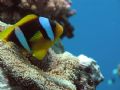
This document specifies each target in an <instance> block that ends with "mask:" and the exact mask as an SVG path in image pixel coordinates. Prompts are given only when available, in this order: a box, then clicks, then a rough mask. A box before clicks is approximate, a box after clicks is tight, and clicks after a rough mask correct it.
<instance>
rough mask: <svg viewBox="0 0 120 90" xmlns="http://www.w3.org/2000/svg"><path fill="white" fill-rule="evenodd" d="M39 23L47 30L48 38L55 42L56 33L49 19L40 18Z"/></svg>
mask: <svg viewBox="0 0 120 90" xmlns="http://www.w3.org/2000/svg"><path fill="white" fill-rule="evenodd" d="M39 23H40V24H41V26H42V27H43V29H44V30H45V32H46V34H47V36H48V37H49V38H50V40H54V32H53V30H52V27H51V24H50V21H49V19H48V18H45V17H39Z"/></svg>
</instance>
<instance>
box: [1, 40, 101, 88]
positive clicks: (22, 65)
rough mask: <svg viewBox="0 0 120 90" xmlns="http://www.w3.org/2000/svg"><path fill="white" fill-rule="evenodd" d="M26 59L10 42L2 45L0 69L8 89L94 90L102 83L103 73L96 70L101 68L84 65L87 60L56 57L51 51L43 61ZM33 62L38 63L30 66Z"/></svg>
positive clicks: (93, 65)
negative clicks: (7, 81)
mask: <svg viewBox="0 0 120 90" xmlns="http://www.w3.org/2000/svg"><path fill="white" fill-rule="evenodd" d="M27 55H28V54H24V55H22V53H21V51H20V49H18V47H17V46H16V45H15V44H13V43H11V42H8V43H4V42H0V66H1V69H2V70H3V72H4V74H5V76H6V79H8V80H9V82H10V85H11V83H12V86H11V87H9V88H19V89H20V90H21V88H22V89H29V90H39V89H40V90H56V89H57V90H95V87H96V86H97V85H98V84H99V83H100V82H101V81H102V80H103V76H102V74H101V72H100V70H99V69H96V67H98V65H96V64H93V63H95V62H94V60H91V59H89V58H88V60H87V62H84V63H83V61H84V58H82V59H81V58H80V57H81V56H80V57H75V56H73V55H72V54H70V53H68V52H65V53H63V54H56V53H55V52H54V51H53V50H52V49H50V50H49V52H48V54H47V55H46V57H45V58H44V60H42V61H36V60H35V59H34V58H33V57H32V56H30V55H29V57H28V56H27ZM86 58H87V57H86ZM86 58H85V59H86ZM30 59H31V60H32V61H33V62H37V63H32V62H30V61H31V60H30ZM29 60H30V61H29ZM88 62H89V63H88ZM89 70H90V71H89ZM95 70H96V71H95ZM94 71H95V72H94ZM91 72H93V73H91ZM93 76H94V77H93ZM96 77H97V78H96ZM5 82H6V81H5ZM96 82H97V83H96ZM10 85H9V84H8V85H6V86H10ZM6 88H8V87H6ZM6 90H7V89H6ZM17 90H18V89H17Z"/></svg>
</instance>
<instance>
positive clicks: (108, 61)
mask: <svg viewBox="0 0 120 90" xmlns="http://www.w3.org/2000/svg"><path fill="white" fill-rule="evenodd" d="M73 8H75V9H76V10H77V14H76V15H75V16H73V17H72V18H71V19H70V21H71V23H72V24H73V25H74V27H75V31H74V34H75V37H74V38H73V39H71V40H69V39H67V38H65V39H64V40H63V44H64V45H65V49H66V50H67V51H69V52H71V53H73V54H74V55H79V54H85V55H87V56H89V57H92V58H94V59H95V60H96V61H97V62H98V64H99V65H100V67H101V71H102V73H103V75H104V76H105V80H104V82H102V83H101V84H100V85H99V86H98V87H97V90H120V78H119V77H117V76H113V75H112V70H113V69H114V68H115V67H116V66H117V65H118V64H119V63H120V0H73ZM111 77H116V78H117V79H116V82H115V83H114V84H113V85H108V83H107V80H108V79H109V78H111Z"/></svg>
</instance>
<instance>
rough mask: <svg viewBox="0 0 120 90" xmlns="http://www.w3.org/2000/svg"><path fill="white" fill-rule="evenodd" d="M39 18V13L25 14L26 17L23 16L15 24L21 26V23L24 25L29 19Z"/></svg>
mask: <svg viewBox="0 0 120 90" xmlns="http://www.w3.org/2000/svg"><path fill="white" fill-rule="evenodd" d="M36 18H37V15H34V14H30V15H27V16H25V17H24V18H22V19H21V20H20V21H19V22H17V23H16V24H15V25H17V26H20V25H22V24H24V23H26V22H29V21H31V20H33V19H36Z"/></svg>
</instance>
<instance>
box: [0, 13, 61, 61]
mask: <svg viewBox="0 0 120 90" xmlns="http://www.w3.org/2000/svg"><path fill="white" fill-rule="evenodd" d="M62 33H63V28H62V26H61V25H60V24H59V23H57V22H56V21H52V20H49V19H48V18H45V17H37V16H36V15H33V14H31V15H27V16H25V17H24V18H23V19H21V20H20V21H18V22H17V23H16V24H14V25H13V26H9V27H8V28H7V29H5V30H3V31H2V32H0V40H3V41H5V42H7V41H12V42H14V43H16V44H17V45H18V46H20V47H22V48H24V49H25V50H27V51H28V52H30V53H32V55H33V56H34V57H36V58H37V59H39V60H42V59H43V58H44V56H45V55H46V53H47V51H48V49H49V48H50V47H51V46H52V45H53V44H54V43H55V42H56V41H57V40H58V39H59V38H60V36H61V35H62Z"/></svg>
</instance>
